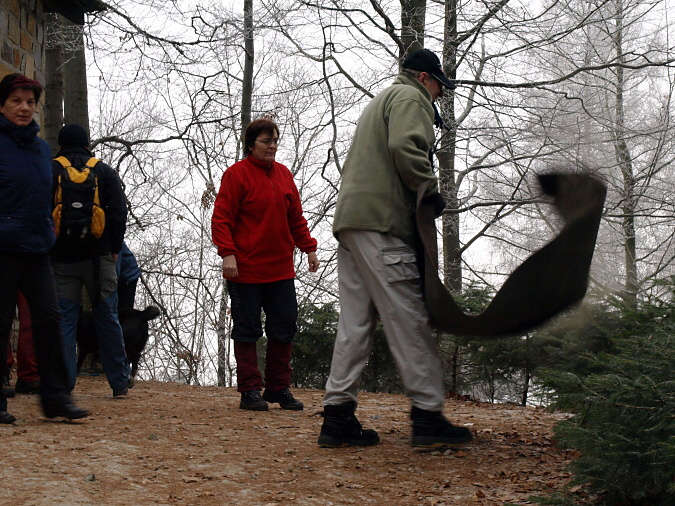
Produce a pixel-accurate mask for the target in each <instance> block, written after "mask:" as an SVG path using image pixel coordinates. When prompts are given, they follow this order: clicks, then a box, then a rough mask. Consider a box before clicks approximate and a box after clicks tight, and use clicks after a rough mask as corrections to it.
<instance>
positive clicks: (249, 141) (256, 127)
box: [244, 118, 279, 152]
mask: <svg viewBox="0 0 675 506" xmlns="http://www.w3.org/2000/svg"><path fill="white" fill-rule="evenodd" d="M261 133H266V134H270V135H274V134H276V135H277V136H279V127H278V126H277V124H276V123H275V122H274V121H272V120H271V119H268V118H260V119H256V120H253V121H251V122H250V123H249V124H248V126H247V127H246V132H245V133H244V142H245V143H246V149H247V150H248V151H249V152H250V151H251V149H253V146H254V145H255V140H256V139H257V138H258V136H259V135H260V134H261Z"/></svg>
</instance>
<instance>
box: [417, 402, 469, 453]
mask: <svg viewBox="0 0 675 506" xmlns="http://www.w3.org/2000/svg"><path fill="white" fill-rule="evenodd" d="M410 418H411V419H412V431H413V435H412V446H414V447H415V448H438V447H441V446H452V445H459V444H463V443H468V442H469V441H471V440H472V439H473V435H472V434H471V431H470V430H469V429H467V428H466V427H458V426H456V425H452V424H451V423H450V422H449V421H448V420H446V418H445V417H444V416H443V414H442V413H441V412H439V411H426V410H424V409H420V408H416V407H414V406H413V408H412V410H411V411H410Z"/></svg>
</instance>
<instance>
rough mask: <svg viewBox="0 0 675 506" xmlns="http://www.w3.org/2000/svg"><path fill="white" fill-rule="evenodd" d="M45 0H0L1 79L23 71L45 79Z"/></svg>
mask: <svg viewBox="0 0 675 506" xmlns="http://www.w3.org/2000/svg"><path fill="white" fill-rule="evenodd" d="M44 23H45V15H44V10H43V8H42V0H0V43H1V44H2V46H1V48H0V78H2V77H4V76H6V75H7V74H11V73H12V72H20V73H22V74H24V75H26V76H28V77H30V78H31V79H37V80H38V81H40V82H42V83H43V82H44V54H45V53H44V50H45V26H44Z"/></svg>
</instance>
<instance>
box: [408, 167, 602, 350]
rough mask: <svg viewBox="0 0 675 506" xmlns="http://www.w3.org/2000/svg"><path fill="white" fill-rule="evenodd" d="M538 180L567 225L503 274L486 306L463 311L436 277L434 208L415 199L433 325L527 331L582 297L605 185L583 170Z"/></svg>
mask: <svg viewBox="0 0 675 506" xmlns="http://www.w3.org/2000/svg"><path fill="white" fill-rule="evenodd" d="M538 178H539V184H540V185H541V187H542V189H543V191H544V193H546V194H547V195H550V196H552V197H553V205H554V207H555V208H556V210H557V211H558V212H559V213H560V215H561V216H562V218H563V220H564V222H565V224H564V226H563V228H562V229H561V230H560V233H559V234H558V235H557V236H556V237H555V238H554V239H553V240H552V241H551V242H549V243H548V244H547V245H545V246H544V247H543V248H541V249H540V250H538V251H536V252H535V253H533V254H532V255H531V256H530V257H529V258H527V259H526V260H525V261H524V262H523V263H522V264H521V265H520V266H518V268H516V270H515V271H513V273H512V274H511V275H510V276H509V277H508V278H507V280H506V281H505V282H504V285H503V286H502V288H501V289H500V290H499V291H498V292H497V294H496V295H495V297H494V299H493V300H492V302H491V303H490V305H489V306H488V307H487V308H486V309H485V311H483V312H482V313H481V314H479V315H475V316H474V315H467V314H466V313H464V311H462V309H461V308H460V307H459V306H458V305H457V303H456V302H455V300H454V299H453V298H452V295H451V294H450V292H448V290H447V289H446V287H445V285H444V284H443V282H442V281H441V280H440V279H439V277H438V246H437V244H436V225H435V220H434V210H433V206H432V205H430V204H427V203H426V202H425V201H424V200H423V199H422V196H423V192H424V189H421V190H420V192H419V194H418V199H417V229H418V233H419V236H420V240H421V243H422V246H423V249H424V259H423V262H421V261H420V262H419V263H420V265H421V267H422V270H423V277H424V293H425V301H426V306H427V310H428V311H429V318H430V320H431V325H432V327H433V328H435V329H437V330H440V331H442V332H449V333H452V334H457V335H469V336H485V337H489V336H493V337H497V336H503V335H511V334H517V333H523V332H526V331H528V330H530V329H532V328H534V327H536V326H538V325H540V324H542V323H544V322H545V321H546V320H548V319H550V318H551V317H553V316H555V315H556V314H558V313H559V312H560V311H562V310H564V309H566V308H568V307H570V306H571V305H572V304H574V303H576V302H578V301H579V300H581V299H582V298H583V296H584V295H585V293H586V289H587V287H588V273H589V270H590V266H591V260H592V259H593V251H594V249H595V240H596V238H597V235H598V227H599V226H600V217H601V215H602V209H603V205H604V202H605V195H606V193H607V188H606V186H605V185H604V183H602V182H601V181H599V180H598V179H596V178H594V177H593V176H590V175H587V174H558V173H551V174H543V175H539V176H538Z"/></svg>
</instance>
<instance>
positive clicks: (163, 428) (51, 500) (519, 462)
mask: <svg viewBox="0 0 675 506" xmlns="http://www.w3.org/2000/svg"><path fill="white" fill-rule="evenodd" d="M295 393H296V397H298V398H299V399H301V400H302V401H303V402H304V403H305V411H300V412H292V411H284V410H281V409H279V408H278V405H276V404H275V405H273V406H274V407H273V408H272V409H271V410H270V411H269V412H267V413H253V412H248V411H242V410H239V409H237V407H238V402H239V394H238V393H237V392H236V391H235V389H233V388H217V387H193V386H186V385H178V384H174V383H159V382H154V381H139V382H137V385H136V387H135V388H134V389H133V390H132V391H131V394H130V395H129V396H128V397H127V398H125V399H113V398H112V397H111V395H110V394H111V392H110V390H109V388H108V386H107V383H106V382H105V380H104V379H103V378H102V377H86V376H83V377H80V379H79V380H78V386H77V388H76V390H75V394H76V397H77V400H78V402H79V403H80V404H81V405H82V406H84V407H87V408H89V409H91V410H92V411H93V416H91V417H90V418H87V419H85V420H84V421H82V422H78V423H75V422H73V423H67V422H58V421H57V422H55V421H47V420H46V419H44V418H42V417H41V414H40V411H39V408H38V405H37V397H36V396H26V395H18V396H17V397H15V398H13V399H10V400H9V411H10V413H12V414H14V415H15V416H16V417H17V418H18V421H17V422H16V423H15V424H14V425H8V426H0V445H1V448H2V451H3V461H4V464H5V465H4V466H3V467H2V472H1V476H2V482H3V484H4V488H5V491H3V493H2V494H1V499H0V503H2V504H13V505H47V504H49V505H53V504H69V505H71V504H100V505H117V504H120V505H121V504H198V505H202V504H204V505H212V504H213V505H215V504H218V505H221V504H247V505H249V504H250V505H258V504H260V505H266V504H321V505H327V504H388V505H398V504H436V505H438V504H458V505H465V504H478V505H483V504H485V505H492V504H503V503H504V502H511V503H514V504H527V503H528V502H527V500H528V497H530V496H532V495H541V494H543V493H546V492H550V491H554V490H562V488H563V487H564V485H565V484H566V483H567V482H568V481H569V479H570V475H569V473H567V472H566V471H565V466H566V464H568V463H569V461H570V459H571V458H572V457H573V455H571V454H567V453H564V452H561V451H559V450H557V449H556V448H555V447H554V446H553V444H552V441H551V437H552V433H551V428H552V426H553V424H554V423H555V421H556V417H555V415H552V414H547V413H545V412H544V411H542V410H540V409H534V408H520V407H515V406H503V405H490V404H479V403H474V402H466V401H453V400H449V401H448V402H447V405H446V413H447V414H448V416H449V418H450V419H451V421H453V422H456V423H458V424H463V425H468V426H470V427H471V429H472V430H473V431H474V434H475V435H476V439H475V441H474V442H472V443H471V444H470V445H467V446H465V447H462V448H461V449H458V450H447V451H442V452H438V451H436V452H421V451H419V450H413V449H412V448H411V447H410V446H409V442H408V439H409V422H408V418H407V416H408V415H407V409H408V403H407V400H406V398H405V397H403V396H400V395H388V394H363V395H362V397H361V399H360V402H361V404H360V407H359V410H358V413H357V414H358V416H359V418H360V420H361V421H362V423H363V424H364V426H365V427H367V428H373V429H376V430H377V431H378V432H379V433H380V437H381V439H382V443H381V444H380V445H378V446H375V447H370V448H357V449H354V448H345V449H324V448H319V447H318V446H317V445H316V438H317V435H318V431H319V428H320V426H321V420H322V418H321V417H320V416H319V415H318V413H319V412H320V411H321V397H322V392H321V391H319V390H298V391H295ZM8 490H9V493H8ZM6 501H7V502H6Z"/></svg>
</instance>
